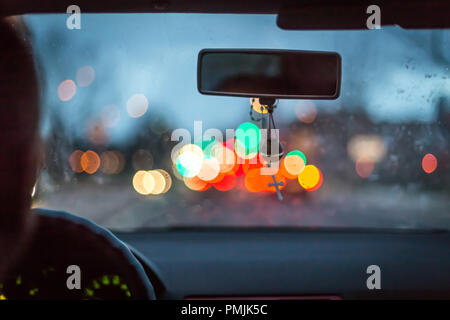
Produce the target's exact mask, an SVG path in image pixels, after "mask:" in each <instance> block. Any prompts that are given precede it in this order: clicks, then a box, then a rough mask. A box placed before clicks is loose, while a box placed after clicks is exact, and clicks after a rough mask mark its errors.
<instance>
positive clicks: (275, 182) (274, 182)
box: [268, 175, 284, 201]
mask: <svg viewBox="0 0 450 320" xmlns="http://www.w3.org/2000/svg"><path fill="white" fill-rule="evenodd" d="M272 179H273V183H269V184H268V186H269V187H275V189H276V190H277V196H278V200H280V201H282V200H283V196H282V195H281V192H280V189H279V188H278V186H284V182H283V181H280V182H278V181H277V179H275V175H272Z"/></svg>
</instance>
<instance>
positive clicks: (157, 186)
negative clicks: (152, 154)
mask: <svg viewBox="0 0 450 320" xmlns="http://www.w3.org/2000/svg"><path fill="white" fill-rule="evenodd" d="M147 172H148V173H149V174H150V175H152V177H153V181H154V186H153V188H152V190H151V191H150V193H151V194H155V195H156V194H161V193H163V191H164V189H165V188H166V178H165V177H164V175H163V174H162V173H161V172H160V171H158V170H150V171H147Z"/></svg>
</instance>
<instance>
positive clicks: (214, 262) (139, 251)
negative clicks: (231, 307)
mask: <svg viewBox="0 0 450 320" xmlns="http://www.w3.org/2000/svg"><path fill="white" fill-rule="evenodd" d="M116 235H117V236H118V237H119V238H120V239H121V240H122V241H124V242H125V243H126V244H128V246H129V247H130V248H131V250H132V251H133V252H134V254H135V255H136V256H137V257H138V259H139V260H140V261H141V263H142V264H143V265H144V268H145V270H146V272H147V275H148V276H149V278H150V280H151V282H152V283H153V286H154V287H155V291H156V296H157V298H158V299H233V298H234V299H403V298H413V299H414V298H420V299H436V298H438V299H450V272H449V270H450V255H449V248H450V234H449V233H448V232H444V231H442V232H441V231H435V232H433V231H430V232H426V231H423V232H421V231H373V230H371V231H362V230H360V231H351V230H350V231H342V230H295V229H292V230H291V229H281V230H280V229H216V230H215V229H173V230H162V231H151V232H133V233H120V232H119V233H116ZM374 265H375V266H377V267H379V281H380V282H379V283H380V288H379V289H377V288H372V289H369V287H370V286H369V285H368V281H369V280H368V279H369V278H370V277H371V275H372V274H371V273H370V268H369V266H374ZM368 268H369V269H368Z"/></svg>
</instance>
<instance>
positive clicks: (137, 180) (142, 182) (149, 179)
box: [133, 170, 155, 195]
mask: <svg viewBox="0 0 450 320" xmlns="http://www.w3.org/2000/svg"><path fill="white" fill-rule="evenodd" d="M133 187H134V190H136V192H137V193H139V194H142V195H148V194H150V193H152V191H153V189H154V188H155V179H154V178H153V175H151V174H150V173H149V172H148V171H144V170H139V171H138V172H136V173H135V174H134V177H133Z"/></svg>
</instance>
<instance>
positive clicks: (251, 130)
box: [235, 122, 261, 155]
mask: <svg viewBox="0 0 450 320" xmlns="http://www.w3.org/2000/svg"><path fill="white" fill-rule="evenodd" d="M260 140H261V132H260V130H259V128H258V126H257V125H256V124H254V123H251V122H244V123H242V124H241V125H240V126H239V127H237V129H236V142H235V150H236V152H237V153H240V154H242V155H243V154H245V155H249V154H252V153H258V152H259V142H260Z"/></svg>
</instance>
